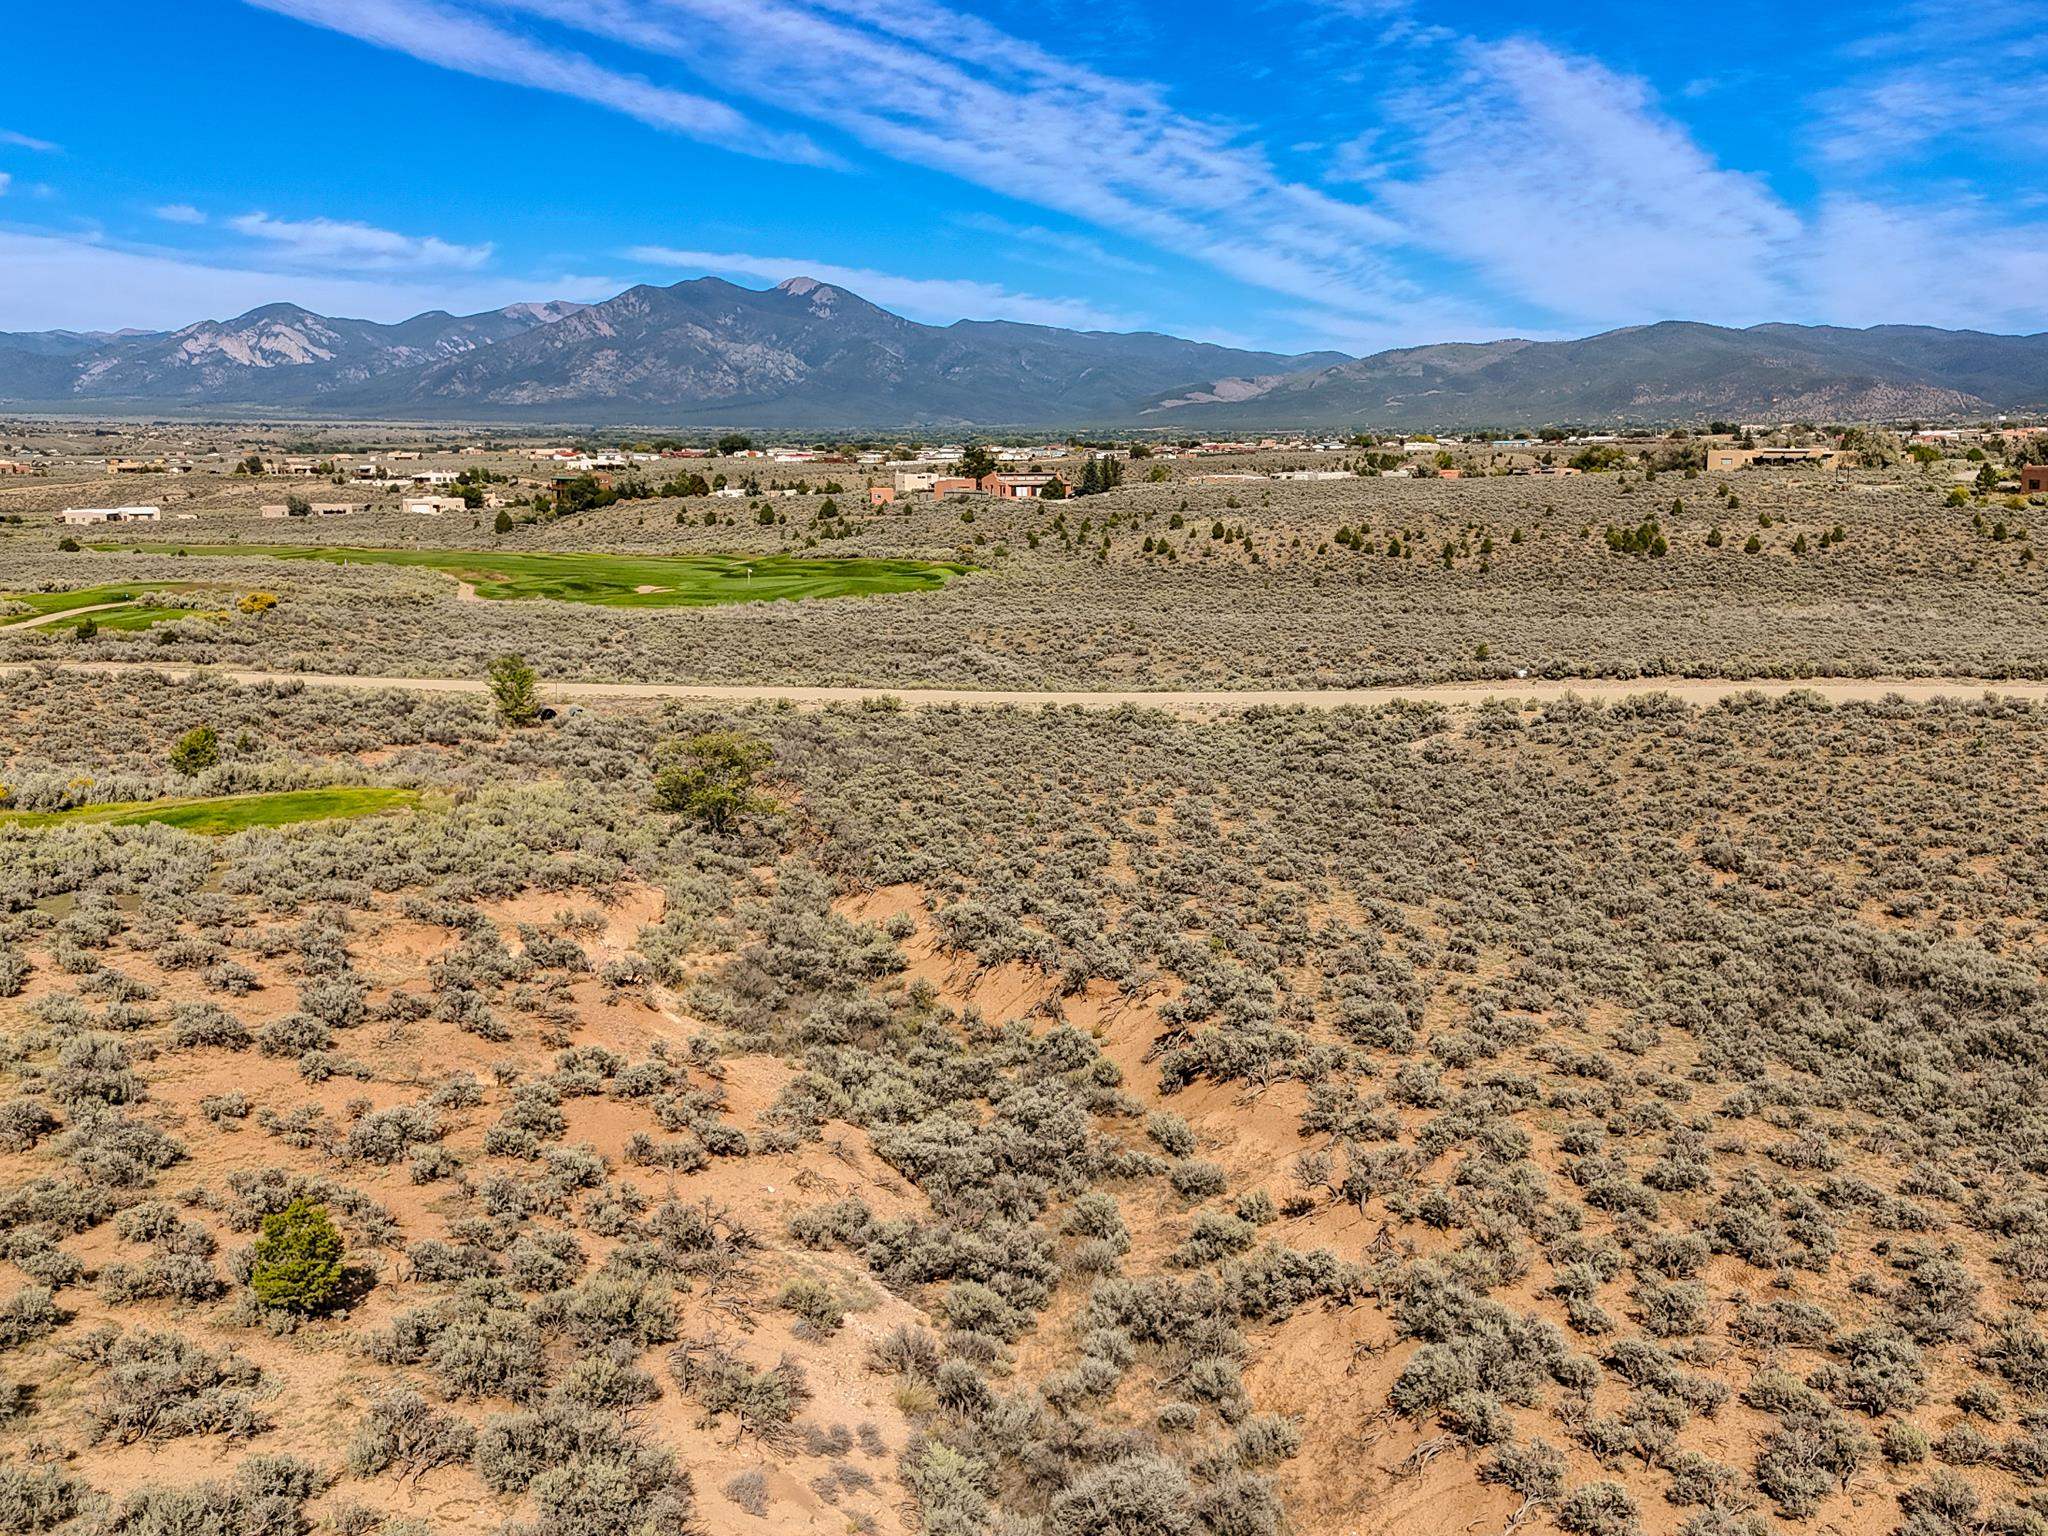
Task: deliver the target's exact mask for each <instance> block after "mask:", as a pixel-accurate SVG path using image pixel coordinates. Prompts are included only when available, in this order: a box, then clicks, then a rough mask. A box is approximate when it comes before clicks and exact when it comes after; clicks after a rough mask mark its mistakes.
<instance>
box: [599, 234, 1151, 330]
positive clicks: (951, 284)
mask: <svg viewBox="0 0 2048 1536" xmlns="http://www.w3.org/2000/svg"><path fill="white" fill-rule="evenodd" d="M625 255H626V258H627V259H628V260H629V261H637V262H639V263H641V264H642V265H645V266H650V267H669V268H674V269H676V270H679V271H685V272H700V273H704V272H708V273H718V274H730V275H733V276H736V277H753V278H766V279H768V280H769V281H770V282H781V281H782V280H783V279H785V278H792V277H809V278H814V279H816V280H817V281H818V282H821V283H829V284H830V285H832V286H833V287H835V288H845V289H848V290H850V291H851V292H853V293H856V294H858V295H859V296H860V297H862V298H864V299H867V300H869V301H871V302H873V303H876V304H879V305H881V306H882V307H883V308H885V309H892V310H894V311H896V313H898V314H900V315H907V316H908V317H909V318H911V319H912V320H922V321H924V322H926V323H927V324H932V325H950V324H951V323H952V322H953V321H955V320H1020V321H1023V322H1024V323H1026V324H1029V325H1062V326H1073V327H1080V328H1083V329H1091V330H1116V329H1128V328H1130V325H1131V321H1130V320H1129V319H1128V318H1127V317H1125V316H1121V315H1117V314H1114V313H1111V312H1109V311H1106V310H1103V309H1101V308H1098V307H1097V306H1095V305H1093V304H1089V303H1086V302H1084V301H1083V300H1080V299H1061V298H1041V297H1040V296H1038V295H1037V294H1030V293H1015V292H1012V291H1011V290H1010V289H1007V288H1004V287H1002V286H1001V285H1000V284H996V283H984V282H975V281H972V280H970V279H966V278H932V277H903V276H900V275H898V274H896V273H894V272H876V271H873V270H871V269H869V268H866V267H846V266H840V265H838V264H837V263H835V262H830V261H817V260H813V259H812V258H810V257H806V256H756V255H751V254H748V253H745V252H739V251H681V250H675V249H672V248H670V247H668V246H660V245H641V246H635V247H634V248H633V249H631V250H629V251H627V252H626V253H625Z"/></svg>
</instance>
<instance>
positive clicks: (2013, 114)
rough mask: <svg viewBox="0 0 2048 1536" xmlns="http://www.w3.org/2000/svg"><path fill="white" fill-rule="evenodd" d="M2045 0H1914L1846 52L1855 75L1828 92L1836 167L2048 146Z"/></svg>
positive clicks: (1868, 168)
mask: <svg viewBox="0 0 2048 1536" xmlns="http://www.w3.org/2000/svg"><path fill="white" fill-rule="evenodd" d="M2042 23H2043V10H2042V6H2041V4H2040V0H1976V3H1974V4H1971V5H1966V6H1957V5H1952V4H1949V3H1947V0H1916V3H1914V4H1911V5H1908V6H1906V7H1905V8H1904V11H1903V14H1901V15H1899V16H1896V17H1893V18H1891V19H1890V24H1889V25H1887V26H1885V27H1884V28H1883V29H1882V31H1881V33H1880V34H1875V35H1871V36H1867V37H1864V38H1861V39H1859V40H1857V41H1856V42H1853V43H1852V44H1851V45H1850V46H1849V47H1848V48H1847V49H1846V50H1845V51H1846V52H1848V53H1849V55H1850V56H1851V58H1852V59H1853V60H1854V61H1855V63H1856V64H1857V65H1858V66H1862V65H1869V66H1871V67H1870V68H1869V69H1864V68H1860V67H1859V68H1857V69H1856V72H1855V75H1854V77H1853V78H1852V79H1850V80H1848V81H1846V82H1844V83H1843V84H1841V85H1838V86H1836V87H1834V88H1832V89H1830V90H1827V91H1825V92H1823V93H1822V94H1821V97H1820V108H1821V115H1820V122H1819V149H1820V153H1821V156H1822V159H1823V160H1824V161H1825V162H1826V163H1827V164H1828V166H1829V168H1830V169H1831V170H1832V171H1836V172H1843V173H1851V174H1854V173H1863V172H1872V171H1875V172H1879V173H1884V172H1895V171H1896V170H1897V168H1898V165H1899V162H1901V161H1911V160H1915V159H1918V158H1921V157H1923V156H1929V155H1934V154H1937V153H1939V152H1941V151H1942V150H1945V149H1954V148H1965V149H1979V150H1989V151H1991V152H1992V153H1995V154H1998V155H2001V156H2019V155H2039V154H2042V153H2044V152H2048V84H2044V81H2048V29H2044V27H2043V25H2042Z"/></svg>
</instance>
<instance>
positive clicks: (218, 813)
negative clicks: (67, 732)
mask: <svg viewBox="0 0 2048 1536" xmlns="http://www.w3.org/2000/svg"><path fill="white" fill-rule="evenodd" d="M419 801H420V792H419V791H418V790H416V789H386V788H383V787H381V786H377V785H351V786H343V787H339V788H330V789H285V790H277V791H274V792H272V793H269V794H258V795H214V796H211V797H209V798H203V799H192V800H122V801H115V802H113V803H111V804H107V805H81V806H78V807H77V808H75V809H73V810H68V811H5V812H0V826H14V827H56V826H104V827H139V826H141V825H143V824H144V823H146V822H156V823H159V824H161V825H163V826H167V827H177V828H179V829H181V830H182V831H186V832H202V833H206V834H208V835H209V836H219V835H221V834H224V833H228V832H241V831H245V830H247V829H248V828H250V827H282V826H288V825H290V824H291V823H292V822H295V821H332V820H334V819H336V818H337V817H345V816H372V815H375V814H376V813H377V812H379V811H395V810H403V809H406V808H407V807H410V806H414V805H417V804H419Z"/></svg>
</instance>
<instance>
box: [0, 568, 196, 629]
mask: <svg viewBox="0 0 2048 1536" xmlns="http://www.w3.org/2000/svg"><path fill="white" fill-rule="evenodd" d="M203 585H204V583H202V582H196V581H153V582H145V583H143V584H141V585H139V586H129V585H124V584H120V583H113V582H109V583H106V584H103V585H101V586H97V587H74V588H72V589H71V590H70V591H68V592H0V605H4V606H5V607H7V608H10V609H11V608H12V607H13V606H14V605H15V604H21V605H23V606H25V607H27V608H28V609H29V610H30V611H29V612H27V613H11V612H8V613H0V625H6V624H18V625H21V626H22V627H23V628H25V629H32V630H34V631H35V632H36V633H38V634H49V633H54V632H56V631H58V630H75V629H77V628H78V626H79V625H80V624H82V623H84V622H85V621H86V620H87V619H88V618H89V619H91V620H92V621H93V622H94V623H95V624H97V625H98V626H99V627H100V628H101V629H112V630H138V629H147V628H149V627H150V625H152V624H161V623H163V622H164V621H165V620H166V619H189V618H191V617H192V616H193V614H195V613H197V612H200V611H201V610H199V609H196V608H153V607H144V606H143V605H142V603H141V601H140V599H141V597H142V595H143V594H144V593H145V592H191V591H195V590H197V589H199V588H200V587H202V586H203ZM109 603H118V604H121V606H120V607H117V608H109V607H108V606H107V605H108V604H109ZM88 608H91V609H98V610H99V611H98V612H96V613H86V612H83V611H81V610H84V609H88ZM65 615H69V617H65ZM39 616H45V617H48V620H49V622H47V623H43V624H30V623H29V622H28V621H29V620H31V619H34V618H37V617H39Z"/></svg>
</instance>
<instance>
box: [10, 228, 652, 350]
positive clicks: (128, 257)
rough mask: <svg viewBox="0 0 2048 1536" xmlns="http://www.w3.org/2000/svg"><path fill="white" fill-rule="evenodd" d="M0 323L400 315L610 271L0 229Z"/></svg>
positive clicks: (30, 326)
mask: <svg viewBox="0 0 2048 1536" xmlns="http://www.w3.org/2000/svg"><path fill="white" fill-rule="evenodd" d="M0 272H5V273H6V274H7V280H6V281H5V282H4V283H0V331H31V330H50V329H56V328H60V327H61V328H67V329H71V330H113V329H117V328H119V327H121V326H130V325H132V326H140V327H143V328H146V329H152V330H173V329H176V328H178V327H180V326H184V325H189V324H191V323H192V322H193V321H195V320H200V319H209V318H210V319H226V318H228V317H230V316H233V315H238V314H241V313H243V312H245V311H247V310H251V309H254V308H256V307H257V306H259V305H262V304H272V303H278V302H282V301H290V302H292V303H296V304H303V305H305V306H306V307H307V308H308V309H311V310H315V311H317V312H319V313H321V314H326V315H341V316H348V317H350V318H355V319H363V320H381V321H387V322H388V321H394V320H404V319H407V318H409V317H411V316H413V315H416V314H419V313H421V312H422V311H424V310H429V309H448V310H453V311H456V312H458V313H469V312H473V311H476V310H485V309H498V308H501V307H502V306H504V305H507V304H516V303H520V302H523V301H526V300H533V299H584V300H596V299H603V298H608V297H610V296H611V294H612V293H614V292H616V291H617V284H616V283H615V282H614V281H613V280H612V279H610V278H603V277H589V278H577V277H570V276H557V277H533V276H524V277H498V276H484V275H481V274H479V275H475V276H453V277H445V278H442V279H439V280H432V281H430V280H428V279H427V278H425V277H404V276H393V277H351V276H334V275H330V274H326V273H308V272H303V271H292V270H281V269H277V268H273V267H266V266H263V265H261V264H257V263H240V262H235V261H231V260H225V259H201V258H194V257H191V256H188V255H185V254H183V253H180V252H174V251H165V250H154V249H128V248H121V247H116V246H111V245H106V244H102V243H100V242H98V241H94V240H89V239H81V238H78V237H76V236H68V235H56V234H49V233H42V232H32V231H19V230H12V231H10V230H0Z"/></svg>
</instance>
